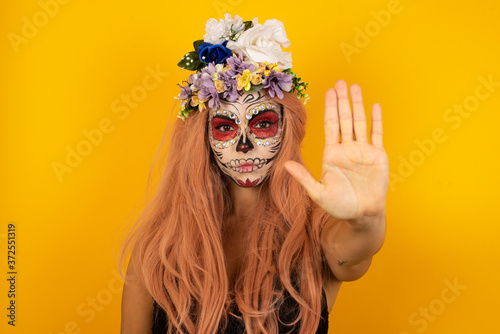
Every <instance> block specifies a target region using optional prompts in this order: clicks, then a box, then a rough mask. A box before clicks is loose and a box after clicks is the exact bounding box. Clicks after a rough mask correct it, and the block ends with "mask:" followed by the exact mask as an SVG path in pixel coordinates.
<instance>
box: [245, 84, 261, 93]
mask: <svg viewBox="0 0 500 334" xmlns="http://www.w3.org/2000/svg"><path fill="white" fill-rule="evenodd" d="M262 87H264V85H255V86H254V85H251V86H250V89H249V90H245V92H246V93H255V92H258V91H259V90H260V89H261V88H262Z"/></svg>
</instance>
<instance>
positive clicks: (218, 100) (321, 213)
mask: <svg viewBox="0 0 500 334" xmlns="http://www.w3.org/2000/svg"><path fill="white" fill-rule="evenodd" d="M214 21H215V20H214ZM224 29H225V30H224ZM206 30H207V34H206V35H205V38H204V40H203V41H199V43H198V42H195V51H194V52H191V53H188V54H187V55H186V56H185V57H183V60H182V61H181V63H180V66H183V67H185V68H189V66H190V67H191V68H189V69H194V70H197V72H196V73H195V74H192V75H191V76H190V78H189V80H188V81H186V82H184V83H183V84H181V89H182V91H181V94H180V95H179V98H180V99H181V100H182V102H181V111H180V113H179V114H180V118H182V120H178V121H177V122H176V124H175V126H174V130H173V132H172V134H171V138H170V144H169V153H168V159H167V164H166V166H165V169H164V170H163V174H162V178H161V180H160V182H159V185H158V188H157V189H156V192H155V194H154V197H153V198H152V200H151V201H150V203H148V205H147V206H146V208H145V209H144V211H143V212H142V215H141V216H140V217H139V219H138V221H137V225H136V227H137V228H136V229H135V230H134V232H133V233H131V234H130V235H129V237H128V239H127V241H126V243H125V246H124V248H123V253H122V258H123V259H125V258H126V254H127V251H130V250H131V257H130V262H129V265H128V269H127V273H126V277H125V285H124V291H123V298H122V324H121V333H122V334H128V333H130V334H139V333H152V332H153V333H175V332H186V333H244V332H246V333H287V332H292V333H301V334H305V333H307V334H309V333H327V331H328V312H329V310H331V308H332V306H333V304H334V301H335V298H336V296H337V293H338V291H339V288H340V286H341V283H342V282H343V281H352V280H355V279H358V278H359V277H361V276H362V275H363V274H364V273H365V272H366V271H367V270H368V268H369V266H370V263H371V260H372V256H373V255H374V254H375V253H376V252H377V251H378V250H379V249H380V247H381V246H382V243H383V241H384V237H385V226H386V224H385V199H386V193H387V187H388V176H389V171H388V159H387V155H386V153H385V151H384V148H383V144H382V114H381V109H380V106H379V105H378V104H376V105H374V106H373V107H372V111H371V116H372V127H371V134H370V142H369V141H368V138H367V126H366V118H365V111H364V107H363V102H362V96H361V89H360V87H359V86H358V85H352V86H351V88H350V91H351V99H352V103H353V108H352V112H351V107H350V103H349V98H348V89H347V85H346V83H345V82H344V81H338V82H337V83H336V84H335V88H334V89H329V90H328V91H327V92H326V100H325V148H324V153H323V164H322V168H323V170H322V177H321V181H320V182H317V181H316V180H315V179H314V178H313V177H312V176H311V174H310V173H309V172H308V171H307V170H306V168H305V167H304V166H303V162H302V158H301V153H300V144H301V142H302V139H303V138H304V135H305V123H306V111H305V108H304V105H303V104H302V102H301V100H300V98H302V97H307V96H306V94H305V93H304V87H305V86H307V84H305V83H303V82H301V81H300V78H297V77H296V75H295V74H293V72H292V71H291V70H290V67H291V58H290V57H289V54H288V55H287V54H286V53H284V52H283V53H282V54H280V53H279V52H278V51H279V50H278V49H277V48H276V47H275V46H273V44H272V43H275V44H277V45H278V46H280V49H281V46H286V45H287V42H288V40H287V39H286V34H285V33H284V27H283V25H282V24H281V22H279V21H276V20H269V21H266V23H264V25H260V24H258V22H257V21H256V19H254V20H253V21H251V22H250V21H248V22H243V20H241V19H240V18H239V17H238V16H235V17H234V18H231V17H230V16H229V15H227V14H226V17H225V19H224V20H221V21H219V22H217V21H215V22H213V21H209V22H207V27H206ZM221 31H222V33H221ZM211 32H213V33H212V34H211ZM263 39H264V40H263ZM256 41H257V42H256ZM202 42H203V43H202ZM217 43H218V44H217ZM266 43H267V44H266ZM207 44H208V45H207ZM288 44H289V43H288ZM263 45H265V48H264V47H263ZM256 48H257V49H256ZM259 48H260V50H261V51H262V50H263V51H262V52H258V53H256V52H255V50H259ZM262 53H264V57H268V59H269V60H270V61H268V62H266V61H265V59H264V60H263V59H262V58H259V57H261V56H262ZM207 58H208V59H207ZM204 61H206V63H205V62H204Z"/></svg>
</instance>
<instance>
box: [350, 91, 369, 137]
mask: <svg viewBox="0 0 500 334" xmlns="http://www.w3.org/2000/svg"><path fill="white" fill-rule="evenodd" d="M351 99H352V118H353V120H354V135H355V136H356V140H357V141H360V142H364V143H366V142H368V139H367V138H366V115H365V107H364V106H363V95H362V94H361V87H359V85H356V84H354V85H352V86H351Z"/></svg>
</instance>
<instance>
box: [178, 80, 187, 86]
mask: <svg viewBox="0 0 500 334" xmlns="http://www.w3.org/2000/svg"><path fill="white" fill-rule="evenodd" d="M187 85H188V82H187V81H179V86H181V87H186V86H187Z"/></svg>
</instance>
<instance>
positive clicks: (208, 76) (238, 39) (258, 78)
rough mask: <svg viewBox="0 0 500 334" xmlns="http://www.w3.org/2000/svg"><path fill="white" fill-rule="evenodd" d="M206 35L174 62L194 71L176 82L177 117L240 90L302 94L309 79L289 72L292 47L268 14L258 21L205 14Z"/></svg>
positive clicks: (217, 104) (214, 105)
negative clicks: (266, 17)
mask: <svg viewBox="0 0 500 334" xmlns="http://www.w3.org/2000/svg"><path fill="white" fill-rule="evenodd" d="M205 32H206V34H205V36H203V39H202V40H198V41H195V42H194V43H193V46H194V51H191V52H188V53H187V54H186V55H184V57H182V59H181V61H180V62H179V63H178V64H177V65H178V66H180V67H181V68H182V69H187V70H191V71H196V72H195V73H193V74H191V75H190V76H189V78H188V79H186V80H184V81H181V82H180V83H179V84H178V85H179V86H180V88H181V92H180V93H179V94H178V96H177V97H176V98H177V99H179V100H181V104H180V110H179V114H178V116H177V117H179V118H181V119H182V120H184V119H185V118H186V117H188V116H189V113H190V112H192V111H196V110H199V111H204V110H205V109H207V107H208V108H214V109H215V108H220V99H225V100H227V101H229V102H234V101H236V99H237V98H238V91H242V90H243V91H244V92H247V93H253V92H257V91H259V90H260V89H261V88H266V89H267V90H268V93H269V95H270V96H271V97H274V96H275V95H276V96H278V97H279V98H280V99H281V98H283V92H290V93H293V92H296V93H297V97H299V98H303V97H305V100H304V104H305V103H306V102H307V100H308V99H309V97H308V95H307V94H306V93H305V90H306V87H307V86H308V85H309V83H305V82H303V81H301V78H299V77H297V75H296V74H295V73H293V72H292V69H291V67H292V57H291V55H290V54H291V53H290V52H284V51H283V50H282V47H284V48H286V47H289V46H290V41H289V40H288V38H287V36H286V32H285V27H284V26H283V23H282V22H280V21H278V20H275V19H271V20H267V21H266V22H265V23H264V24H259V23H258V22H257V18H254V19H253V20H252V21H243V19H242V18H241V17H239V16H238V15H235V17H234V18H232V17H231V15H230V14H225V15H224V19H220V20H219V21H217V20H216V19H209V20H208V21H207V23H206V25H205Z"/></svg>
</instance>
